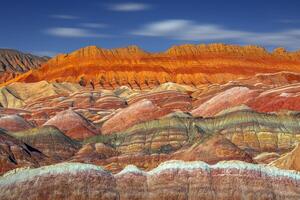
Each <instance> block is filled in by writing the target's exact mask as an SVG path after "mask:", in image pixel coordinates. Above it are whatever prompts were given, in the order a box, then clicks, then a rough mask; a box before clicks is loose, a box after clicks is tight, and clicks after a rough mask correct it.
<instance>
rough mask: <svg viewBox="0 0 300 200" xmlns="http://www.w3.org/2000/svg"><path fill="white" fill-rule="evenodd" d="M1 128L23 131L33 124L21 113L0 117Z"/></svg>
mask: <svg viewBox="0 0 300 200" xmlns="http://www.w3.org/2000/svg"><path fill="white" fill-rule="evenodd" d="M0 128H3V129H5V130H7V131H23V130H27V129H30V128H33V126H32V124H30V123H28V122H27V121H26V120H25V119H24V118H22V117H21V116H19V115H5V116H3V117H0Z"/></svg>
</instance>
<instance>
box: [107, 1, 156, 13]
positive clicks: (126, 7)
mask: <svg viewBox="0 0 300 200" xmlns="http://www.w3.org/2000/svg"><path fill="white" fill-rule="evenodd" d="M149 8H151V6H150V5H149V4H145V3H133V2H127V3H116V4H110V5H108V9H109V10H113V11H122V12H130V11H141V10H147V9H149Z"/></svg>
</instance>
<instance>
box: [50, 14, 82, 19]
mask: <svg viewBox="0 0 300 200" xmlns="http://www.w3.org/2000/svg"><path fill="white" fill-rule="evenodd" d="M50 17H51V18H55V19H79V17H77V16H74V15H50Z"/></svg>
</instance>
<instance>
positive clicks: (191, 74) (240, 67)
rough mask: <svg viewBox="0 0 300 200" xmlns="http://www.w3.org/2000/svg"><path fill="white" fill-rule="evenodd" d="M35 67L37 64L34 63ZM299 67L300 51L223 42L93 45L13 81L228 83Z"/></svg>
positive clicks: (139, 85)
mask: <svg viewBox="0 0 300 200" xmlns="http://www.w3.org/2000/svg"><path fill="white" fill-rule="evenodd" d="M33 68H34V67H33ZM280 71H290V72H300V52H299V51H297V52H287V51H286V50H285V49H284V48H277V49H275V50H274V51H273V52H268V51H267V50H265V49H264V48H262V47H259V46H237V45H225V44H208V45H180V46H174V47H171V48H170V49H168V50H167V51H165V52H160V53H149V52H146V51H144V50H142V49H140V48H139V47H137V46H128V47H125V48H116V49H103V48H99V47H96V46H89V47H85V48H82V49H79V50H77V51H74V52H72V53H70V54H61V55H58V56H56V57H54V58H52V59H50V60H49V61H48V62H46V63H44V64H42V67H41V68H39V69H38V70H31V71H29V72H28V73H25V74H23V75H21V76H19V77H17V78H16V79H14V80H13V82H16V81H21V82H36V81H41V80H47V81H56V82H63V81H68V82H76V83H78V82H79V81H80V80H82V79H85V80H86V82H89V81H93V82H94V83H95V84H100V85H101V86H102V87H104V88H115V87H117V86H120V85H127V86H130V87H131V88H149V87H150V88H151V87H153V86H155V85H159V84H161V83H165V82H176V83H179V84H187V85H200V84H209V83H226V82H228V81H231V80H235V79H238V78H248V77H251V76H253V75H255V74H257V73H275V72H280Z"/></svg>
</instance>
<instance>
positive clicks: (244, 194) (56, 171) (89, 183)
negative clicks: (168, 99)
mask: <svg viewBox="0 0 300 200" xmlns="http://www.w3.org/2000/svg"><path fill="white" fill-rule="evenodd" d="M50 178H51V179H54V180H55V181H53V182H52V183H51V190H49V185H47V183H48V182H49V179H50ZM299 182H300V175H299V173H297V172H295V171H284V170H280V169H277V168H274V167H267V166H263V165H254V164H247V163H243V162H237V161H229V162H220V163H218V164H216V165H208V164H206V163H204V162H200V161H198V162H182V161H169V162H166V163H163V164H161V165H160V166H158V167H157V168H155V169H153V170H151V171H149V172H144V171H141V170H139V169H138V168H136V167H135V166H128V167H127V168H125V169H124V170H123V171H121V172H120V173H118V174H116V175H112V174H110V173H108V172H107V171H104V170H103V169H102V168H101V167H97V166H95V165H89V164H79V163H61V164H56V165H51V166H46V167H41V168H37V169H21V170H18V171H16V172H10V173H7V174H5V175H4V176H3V177H1V178H0V198H1V199H7V200H10V199H19V198H21V197H23V195H24V192H25V191H26V198H27V199H45V200H48V199H70V200H72V199H87V200H88V199H107V200H110V199H112V200H113V199H114V200H115V199H124V200H127V199H128V200H129V199H147V200H152V199H153V200H154V199H161V200H164V199H166V200H169V199H175V200H187V199H189V200H197V199H207V200H212V199H224V200H229V199H230V200H235V199H236V200H237V199H257V200H262V199H298V198H300V191H299ZM46 187H47V188H48V189H46ZM282 191H284V192H282Z"/></svg>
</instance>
